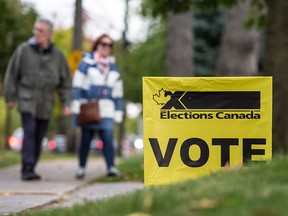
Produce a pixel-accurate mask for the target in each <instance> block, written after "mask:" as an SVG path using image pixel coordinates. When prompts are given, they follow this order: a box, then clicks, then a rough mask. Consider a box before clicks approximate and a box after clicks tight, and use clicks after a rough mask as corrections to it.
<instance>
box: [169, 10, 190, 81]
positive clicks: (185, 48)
mask: <svg viewBox="0 0 288 216" xmlns="http://www.w3.org/2000/svg"><path fill="white" fill-rule="evenodd" d="M193 40H194V36H193V32H192V13H191V12H185V13H179V14H174V13H170V14H169V18H168V36H167V56H166V71H167V75H168V76H180V77H184V76H188V77H190V76H194V75H195V73H194V70H193V65H194V64H193Z"/></svg>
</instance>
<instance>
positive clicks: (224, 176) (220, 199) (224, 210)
mask: <svg viewBox="0 0 288 216" xmlns="http://www.w3.org/2000/svg"><path fill="white" fill-rule="evenodd" d="M138 162H139V161H138ZM138 165H139V164H138ZM287 167H288V158H287V157H284V156H276V157H275V158H274V159H273V161H272V162H267V163H254V164H249V165H247V166H246V167H244V168H242V169H240V170H239V171H230V172H218V173H214V174H213V175H211V176H207V177H204V178H200V179H197V180H190V181H187V182H183V183H179V184H174V185H169V186H155V187H146V188H145V189H144V190H141V191H137V192H134V193H131V194H128V195H122V196H117V197H113V198H110V199H103V200H100V201H97V202H91V203H87V204H84V205H76V206H74V207H72V208H67V209H55V210H52V211H51V210H50V211H38V212H34V213H31V212H29V213H27V214H25V215H39V216H41V215H53V216H64V215H71V216H73V215H75V216H76V215H77V216H79V215H85V216H88V215H97V216H101V215H105V216H106V215H109V216H114V215H115V216H116V215H117V216H122V215H123V216H124V215H130V216H132V215H160V216H162V215H163V216H164V215H165V216H166V215H169V216H174V215H175V216H179V215H181V216H183V215H185V216H186V215H189V216H190V215H192V216H193V215H197V216H215V215H217V216H218V215H220V216H231V215H233V216H234V215H236V216H282V215H283V216H286V215H287V212H288V205H287V202H288V172H287ZM168 178H169V176H168Z"/></svg>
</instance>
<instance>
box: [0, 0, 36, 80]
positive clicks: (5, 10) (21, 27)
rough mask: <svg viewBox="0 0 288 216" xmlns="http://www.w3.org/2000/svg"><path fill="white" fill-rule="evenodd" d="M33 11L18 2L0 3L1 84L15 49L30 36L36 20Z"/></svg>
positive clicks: (17, 0)
mask: <svg viewBox="0 0 288 216" xmlns="http://www.w3.org/2000/svg"><path fill="white" fill-rule="evenodd" d="M36 16H37V14H36V12H35V11H34V9H33V8H32V7H31V6H29V5H25V4H21V3H20V1H19V0H1V1H0V20H1V22H0V32H1V34H0V47H1V49H0V59H1V61H0V77H1V83H2V79H3V76H4V73H5V70H6V67H7V64H8V61H9V59H10V57H11V55H12V53H13V51H14V50H15V48H16V47H17V46H18V45H19V44H20V43H21V42H23V41H25V40H28V38H29V37H30V36H31V31H32V28H33V24H34V21H35V19H36Z"/></svg>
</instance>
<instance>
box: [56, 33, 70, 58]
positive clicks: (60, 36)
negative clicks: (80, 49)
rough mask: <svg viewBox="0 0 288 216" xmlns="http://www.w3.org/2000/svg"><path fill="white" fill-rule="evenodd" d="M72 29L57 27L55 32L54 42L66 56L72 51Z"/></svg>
mask: <svg viewBox="0 0 288 216" xmlns="http://www.w3.org/2000/svg"><path fill="white" fill-rule="evenodd" d="M71 41H72V29H56V30H55V31H54V34H53V42H54V43H55V45H56V46H57V47H58V48H59V49H61V51H62V52H63V53H64V55H65V56H68V55H69V54H70V53H71Z"/></svg>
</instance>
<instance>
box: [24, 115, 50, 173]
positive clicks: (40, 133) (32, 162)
mask: <svg viewBox="0 0 288 216" xmlns="http://www.w3.org/2000/svg"><path fill="white" fill-rule="evenodd" d="M21 118H22V127H23V130H24V138H23V143H22V151H21V154H22V173H23V172H25V171H28V172H29V171H34V168H35V166H36V164H37V161H38V159H39V156H40V153H41V147H42V140H43V137H44V136H45V134H46V131H47V126H48V121H49V120H48V119H38V118H35V117H33V116H32V115H31V114H29V113H21Z"/></svg>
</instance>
